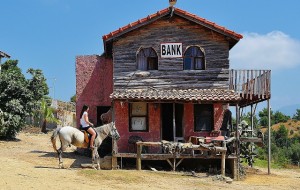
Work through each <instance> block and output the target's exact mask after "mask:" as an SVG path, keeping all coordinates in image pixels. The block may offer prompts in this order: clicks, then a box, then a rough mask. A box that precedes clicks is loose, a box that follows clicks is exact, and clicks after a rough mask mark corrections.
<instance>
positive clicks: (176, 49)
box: [160, 43, 182, 58]
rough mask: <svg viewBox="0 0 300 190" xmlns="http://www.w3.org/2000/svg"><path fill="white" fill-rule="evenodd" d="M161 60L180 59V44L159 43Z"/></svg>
mask: <svg viewBox="0 0 300 190" xmlns="http://www.w3.org/2000/svg"><path fill="white" fill-rule="evenodd" d="M160 52H161V53H160V55H161V58H174V57H182V43H161V44H160Z"/></svg>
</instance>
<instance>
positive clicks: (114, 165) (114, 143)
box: [111, 101, 118, 170]
mask: <svg viewBox="0 0 300 190" xmlns="http://www.w3.org/2000/svg"><path fill="white" fill-rule="evenodd" d="M114 105H115V104H114V101H112V105H111V106H112V108H111V109H112V121H113V122H114V121H115V111H114V110H115V109H114ZM117 153H118V145H117V141H116V140H114V139H112V158H111V168H112V169H113V170H115V169H117V168H118V157H116V156H115V155H116V154H117Z"/></svg>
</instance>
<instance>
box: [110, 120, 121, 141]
mask: <svg viewBox="0 0 300 190" xmlns="http://www.w3.org/2000/svg"><path fill="white" fill-rule="evenodd" d="M109 133H110V136H111V137H112V138H113V139H114V140H119V139H120V134H119V132H118V130H117V128H116V126H115V122H111V123H110V131H109Z"/></svg>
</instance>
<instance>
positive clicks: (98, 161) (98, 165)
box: [95, 149, 101, 170]
mask: <svg viewBox="0 0 300 190" xmlns="http://www.w3.org/2000/svg"><path fill="white" fill-rule="evenodd" d="M95 157H96V160H97V169H98V170H101V167H100V156H99V154H98V150H97V149H96V152H95Z"/></svg>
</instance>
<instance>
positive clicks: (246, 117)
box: [240, 112, 258, 127]
mask: <svg viewBox="0 0 300 190" xmlns="http://www.w3.org/2000/svg"><path fill="white" fill-rule="evenodd" d="M240 120H241V121H243V120H245V121H246V122H247V123H248V124H249V125H251V112H247V113H246V114H243V115H242V116H241V119H240ZM253 126H254V127H257V126H258V119H257V117H256V115H253Z"/></svg>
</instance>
